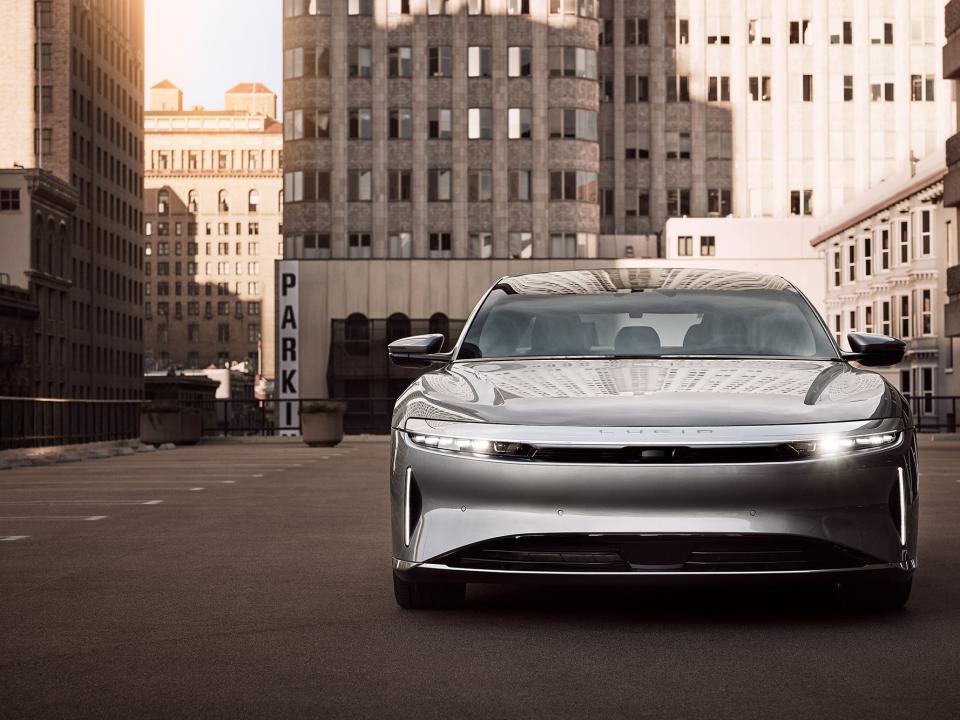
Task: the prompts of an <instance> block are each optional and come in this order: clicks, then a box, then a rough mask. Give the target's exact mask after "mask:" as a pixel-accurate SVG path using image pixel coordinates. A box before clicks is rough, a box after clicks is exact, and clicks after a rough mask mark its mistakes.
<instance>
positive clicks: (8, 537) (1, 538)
mask: <svg viewBox="0 0 960 720" xmlns="http://www.w3.org/2000/svg"><path fill="white" fill-rule="evenodd" d="M28 537H30V536H29V535H0V542H14V541H16V540H25V539H27V538H28Z"/></svg>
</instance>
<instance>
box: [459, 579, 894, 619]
mask: <svg viewBox="0 0 960 720" xmlns="http://www.w3.org/2000/svg"><path fill="white" fill-rule="evenodd" d="M465 611H466V612H473V613H476V614H481V615H482V614H487V613H495V614H497V616H498V617H501V618H502V617H503V616H504V614H505V613H506V614H507V615H509V614H520V615H523V616H524V619H525V620H530V619H533V618H535V617H537V616H541V617H544V618H561V617H563V616H565V615H573V614H576V616H577V617H578V618H580V619H586V618H591V617H593V618H596V619H598V620H601V619H607V620H608V619H616V620H621V621H624V622H637V621H640V622H657V623H662V622H664V621H668V622H677V623H681V624H682V623H686V622H690V621H693V622H704V621H709V622H716V623H721V624H722V623H724V622H731V623H741V622H743V621H749V622H751V623H761V624H762V623H765V622H770V623H782V622H783V621H784V620H793V621H800V622H803V621H805V620H809V621H811V622H817V623H822V622H823V621H825V620H836V621H839V622H844V623H849V622H856V621H859V620H867V621H870V622H873V621H875V620H877V619H880V618H883V619H884V620H885V621H887V622H889V621H895V620H897V619H906V618H908V617H909V615H910V608H909V605H908V606H907V608H906V609H904V610H897V611H866V610H851V609H847V608H844V607H842V606H841V604H840V602H839V599H838V596H837V593H836V590H835V589H834V588H833V587H832V586H819V585H811V586H800V587H791V586H750V587H697V586H690V587H682V588H681V587H673V588H663V587H609V586H606V587H604V586H600V587H590V586H582V587H581V586H578V587H570V586H561V587H550V586H529V587H528V586H505V585H504V586H498V585H470V586H469V587H468V590H467V601H466V605H465Z"/></svg>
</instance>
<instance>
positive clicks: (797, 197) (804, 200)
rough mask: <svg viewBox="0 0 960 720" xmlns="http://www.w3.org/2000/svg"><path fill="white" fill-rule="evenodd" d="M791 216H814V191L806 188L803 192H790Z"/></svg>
mask: <svg viewBox="0 0 960 720" xmlns="http://www.w3.org/2000/svg"><path fill="white" fill-rule="evenodd" d="M790 214H791V215H813V190H812V189H810V188H805V189H803V190H791V191H790Z"/></svg>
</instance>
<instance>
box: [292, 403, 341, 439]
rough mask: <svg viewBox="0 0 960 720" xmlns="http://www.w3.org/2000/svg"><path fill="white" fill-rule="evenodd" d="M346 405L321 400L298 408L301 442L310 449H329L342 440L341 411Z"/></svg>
mask: <svg viewBox="0 0 960 720" xmlns="http://www.w3.org/2000/svg"><path fill="white" fill-rule="evenodd" d="M346 409H347V406H346V404H344V403H342V402H336V401H335V400H323V401H320V402H312V403H309V404H307V405H303V406H302V407H301V408H300V428H301V431H302V433H303V441H304V442H305V443H306V444H307V445H309V446H310V447H331V446H333V445H337V444H338V443H339V442H340V441H341V440H343V411H344V410H346Z"/></svg>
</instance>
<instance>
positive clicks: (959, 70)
mask: <svg viewBox="0 0 960 720" xmlns="http://www.w3.org/2000/svg"><path fill="white" fill-rule="evenodd" d="M945 16H946V24H945V30H946V36H947V44H946V45H945V46H944V48H943V74H944V77H946V78H949V79H950V80H952V81H953V86H954V93H956V84H957V81H958V80H960V0H951V2H948V3H947V7H946V12H945ZM958 112H960V110H958ZM947 168H948V172H947V175H946V177H944V179H943V204H944V206H945V207H950V208H958V207H960V133H958V134H955V135H953V136H952V137H950V139H949V140H947ZM947 262H948V264H949V266H950V267H949V268H948V269H947V305H946V307H945V308H944V332H945V333H946V334H947V335H948V336H950V337H958V336H960V244H958V243H953V244H952V246H951V247H950V249H949V257H948V258H947Z"/></svg>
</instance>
